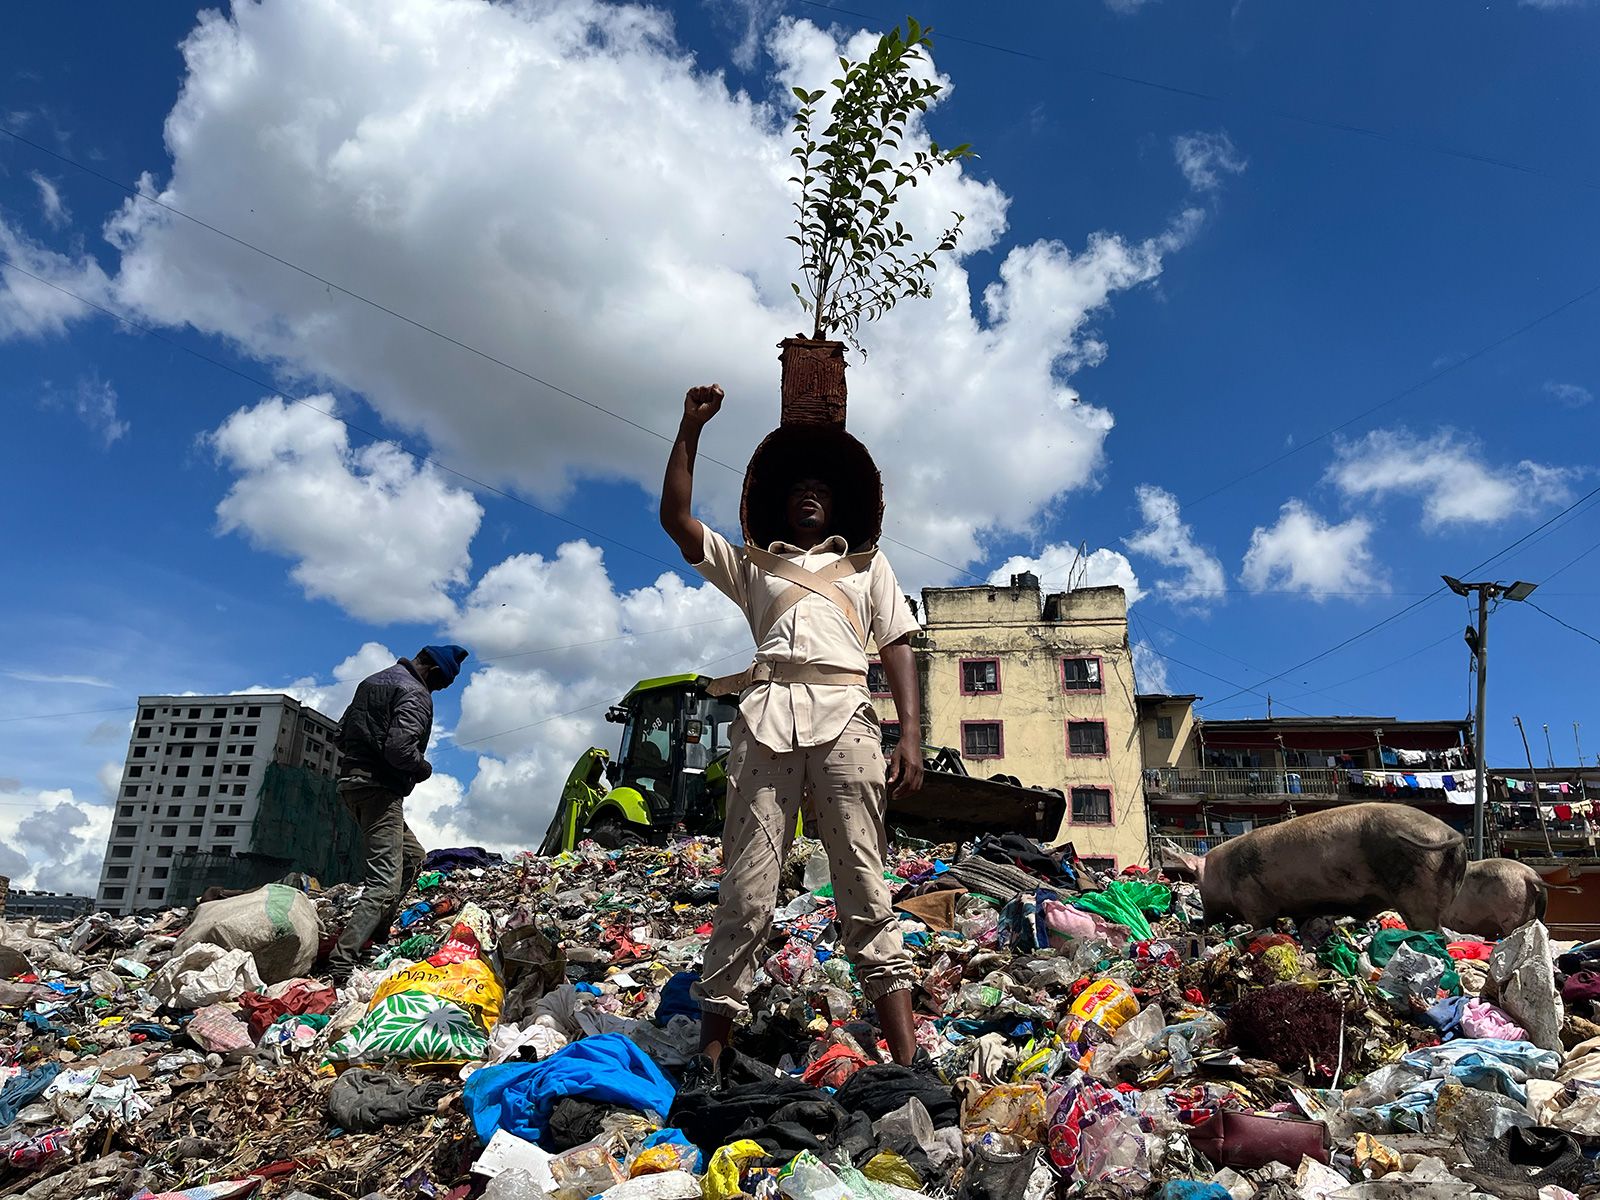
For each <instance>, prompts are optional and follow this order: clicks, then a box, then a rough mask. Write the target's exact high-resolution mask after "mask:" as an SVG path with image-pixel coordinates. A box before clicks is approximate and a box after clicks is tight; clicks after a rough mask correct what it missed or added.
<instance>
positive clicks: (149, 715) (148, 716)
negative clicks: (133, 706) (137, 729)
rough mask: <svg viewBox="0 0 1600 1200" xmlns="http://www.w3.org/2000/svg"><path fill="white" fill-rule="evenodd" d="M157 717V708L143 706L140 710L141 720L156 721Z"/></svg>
mask: <svg viewBox="0 0 1600 1200" xmlns="http://www.w3.org/2000/svg"><path fill="white" fill-rule="evenodd" d="M155 719H156V710H155V709H153V708H141V709H140V710H139V720H141V721H154V720H155ZM141 736H142V735H141Z"/></svg>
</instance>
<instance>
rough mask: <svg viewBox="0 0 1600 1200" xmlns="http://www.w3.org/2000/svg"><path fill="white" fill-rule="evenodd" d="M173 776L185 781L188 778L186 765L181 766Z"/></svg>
mask: <svg viewBox="0 0 1600 1200" xmlns="http://www.w3.org/2000/svg"><path fill="white" fill-rule="evenodd" d="M173 774H174V775H175V776H177V778H179V779H187V778H189V768H188V766H187V765H185V766H181V767H179V768H178V769H177V770H176V771H174V772H173Z"/></svg>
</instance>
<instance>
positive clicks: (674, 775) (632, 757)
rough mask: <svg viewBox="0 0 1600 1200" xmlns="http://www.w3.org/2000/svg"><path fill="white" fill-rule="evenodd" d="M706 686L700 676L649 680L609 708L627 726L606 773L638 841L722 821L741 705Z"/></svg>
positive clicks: (610, 716) (629, 832)
mask: <svg viewBox="0 0 1600 1200" xmlns="http://www.w3.org/2000/svg"><path fill="white" fill-rule="evenodd" d="M704 688H705V681H704V680H703V679H702V678H701V677H699V676H697V675H675V676H668V677H666V678H663V679H647V680H644V681H642V682H641V683H638V684H636V685H635V686H634V687H633V689H632V690H631V691H629V692H628V694H627V695H626V696H624V697H623V698H622V703H620V704H617V705H614V706H613V707H612V708H611V709H610V710H608V711H607V713H606V720H608V721H611V722H613V723H615V724H619V725H621V726H622V737H621V744H620V746H619V747H618V751H617V757H616V758H615V759H614V760H613V761H612V762H610V763H608V764H607V766H606V778H607V779H608V780H610V782H611V784H612V785H613V790H612V793H611V794H612V795H614V796H615V797H616V800H617V804H616V806H615V811H616V815H617V816H618V817H619V818H620V819H621V820H622V822H623V826H622V833H623V834H624V836H625V837H628V838H629V839H630V840H635V841H642V840H647V839H648V837H649V835H650V833H652V832H653V833H654V834H656V835H657V836H658V837H664V836H666V835H668V834H670V832H671V831H672V830H673V829H674V828H675V827H676V826H678V825H683V826H684V827H685V828H686V829H687V830H688V831H689V832H692V833H696V832H707V831H714V830H716V829H717V828H718V827H719V822H720V820H721V815H722V800H723V794H724V791H725V788H724V783H725V776H724V773H723V770H722V763H723V760H724V759H725V758H726V756H727V753H728V739H729V731H730V729H731V728H732V725H733V720H734V718H735V717H736V716H737V715H738V710H737V709H736V708H735V707H734V705H733V704H732V703H730V702H729V701H727V700H719V699H713V698H711V697H710V696H707V695H706V694H705V690H704ZM630 793H631V794H630ZM634 795H636V796H637V797H638V802H637V804H635V803H633V796H634ZM597 815H599V814H597ZM595 824H596V826H597V827H598V826H599V825H600V824H601V821H597V822H595Z"/></svg>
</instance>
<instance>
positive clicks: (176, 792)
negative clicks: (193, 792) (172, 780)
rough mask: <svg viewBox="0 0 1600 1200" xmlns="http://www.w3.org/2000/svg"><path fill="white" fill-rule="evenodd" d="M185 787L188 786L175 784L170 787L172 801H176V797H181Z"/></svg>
mask: <svg viewBox="0 0 1600 1200" xmlns="http://www.w3.org/2000/svg"><path fill="white" fill-rule="evenodd" d="M187 786H188V785H187V784H183V783H176V784H173V785H172V795H173V798H174V799H176V798H177V797H179V796H181V795H183V790H184V788H185V787H187Z"/></svg>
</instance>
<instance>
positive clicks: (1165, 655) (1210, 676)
mask: <svg viewBox="0 0 1600 1200" xmlns="http://www.w3.org/2000/svg"><path fill="white" fill-rule="evenodd" d="M1134 620H1136V621H1138V622H1139V623H1140V628H1141V629H1143V628H1144V625H1143V619H1142V618H1141V617H1140V616H1138V615H1137V614H1135V615H1134ZM1144 643H1145V645H1146V646H1147V647H1148V648H1149V650H1150V653H1151V654H1154V655H1155V656H1156V657H1158V658H1164V659H1166V660H1167V661H1168V662H1169V663H1172V664H1173V665H1175V666H1179V667H1183V668H1184V669H1185V670H1188V671H1194V672H1196V673H1197V674H1200V675H1204V676H1205V677H1206V678H1207V679H1215V680H1216V681H1217V682H1218V683H1223V684H1226V685H1227V686H1228V687H1236V688H1239V691H1237V692H1235V693H1234V695H1236V696H1237V695H1242V694H1243V693H1245V692H1253V693H1254V694H1255V695H1257V696H1260V697H1262V698H1263V699H1265V697H1266V693H1265V692H1262V691H1258V690H1257V689H1256V688H1253V687H1241V686H1240V685H1239V684H1237V683H1235V682H1234V681H1233V680H1231V679H1224V678H1223V677H1222V676H1221V675H1215V674H1213V673H1212V672H1210V671H1207V670H1204V669H1202V668H1200V667H1197V666H1195V665H1194V664H1193V663H1186V662H1184V661H1183V660H1182V659H1178V658H1173V657H1172V655H1170V654H1168V653H1167V652H1166V651H1164V650H1158V649H1156V647H1155V643H1154V642H1152V641H1151V640H1150V633H1149V631H1148V630H1145V636H1144ZM1273 703H1275V704H1276V703H1277V701H1276V700H1274V701H1273ZM1284 707H1285V708H1287V709H1290V710H1292V711H1294V712H1297V713H1299V714H1300V715H1301V716H1303V717H1309V716H1311V714H1310V713H1308V712H1306V711H1305V709H1303V708H1295V707H1294V705H1292V704H1285V705H1284Z"/></svg>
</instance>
